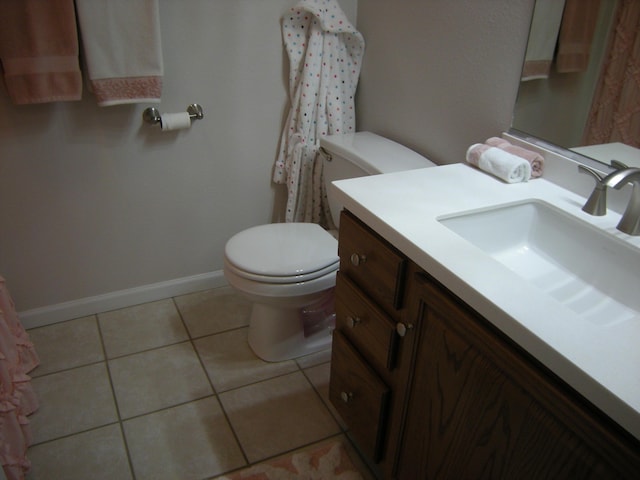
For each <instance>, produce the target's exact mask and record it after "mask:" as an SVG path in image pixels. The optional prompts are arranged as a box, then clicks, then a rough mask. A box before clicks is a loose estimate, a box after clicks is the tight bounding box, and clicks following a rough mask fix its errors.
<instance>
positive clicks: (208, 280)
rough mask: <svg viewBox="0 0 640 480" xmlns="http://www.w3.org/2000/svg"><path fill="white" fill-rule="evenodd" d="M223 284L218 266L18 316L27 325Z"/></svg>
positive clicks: (116, 307)
mask: <svg viewBox="0 0 640 480" xmlns="http://www.w3.org/2000/svg"><path fill="white" fill-rule="evenodd" d="M225 285H228V283H227V281H226V279H225V278H224V275H223V274H222V270H218V271H215V272H210V273H203V274H200V275H193V276H191V277H183V278H176V279H175V280H167V281H165V282H159V283H153V284H150V285H142V286H140V287H134V288H129V289H127V290H118V291H115V292H110V293H105V294H103V295H96V296H94V297H86V298H81V299H79V300H72V301H70V302H64V303H58V304H56V305H49V306H47V307H40V308H34V309H32V310H26V311H24V312H19V313H18V316H19V317H20V321H21V322H22V325H23V326H24V328H26V329H29V328H35V327H42V326H44V325H50V324H52V323H58V322H64V321H66V320H72V319H74V318H80V317H85V316H87V315H93V314H94V313H102V312H108V311H109V310H116V309H118V308H125V307H130V306H132V305H138V304H141V303H147V302H153V301H155V300H161V299H163V298H169V297H175V296H177V295H185V294H187V293H192V292H197V291H200V290H207V289H209V288H217V287H223V286H225Z"/></svg>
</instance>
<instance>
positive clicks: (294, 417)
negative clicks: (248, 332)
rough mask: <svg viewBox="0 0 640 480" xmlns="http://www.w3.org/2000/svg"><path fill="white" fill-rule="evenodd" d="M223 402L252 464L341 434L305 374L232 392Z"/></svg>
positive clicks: (222, 398) (296, 373)
mask: <svg viewBox="0 0 640 480" xmlns="http://www.w3.org/2000/svg"><path fill="white" fill-rule="evenodd" d="M219 398H220V401H221V403H222V405H223V408H224V409H225V411H226V412H227V415H228V416H229V421H230V422H231V425H232V427H233V429H234V431H235V432H236V435H237V436H238V439H239V441H240V444H241V445H242V448H243V449H244V451H245V453H246V454H247V457H248V459H249V461H250V462H256V461H258V460H262V459H264V458H267V457H270V456H273V455H277V454H278V453H280V452H284V451H287V450H290V449H294V448H297V447H300V446H302V445H306V444H309V443H312V442H315V441H318V440H321V439H323V438H326V437H328V436H331V435H334V434H337V433H339V432H340V429H339V427H338V425H337V424H336V422H335V421H334V420H333V418H332V416H331V414H330V413H329V411H328V410H327V409H326V407H325V406H324V405H323V403H322V401H321V400H320V398H319V397H318V395H317V394H316V392H315V391H314V390H313V388H312V387H311V385H310V384H309V382H308V381H307V379H306V378H305V377H304V375H302V373H301V372H295V373H291V374H288V375H284V376H281V377H277V378H273V379H270V380H265V381H263V382H260V383H256V384H253V385H249V386H247V387H242V388H239V389H236V390H231V391H228V392H225V393H222V394H220V395H219Z"/></svg>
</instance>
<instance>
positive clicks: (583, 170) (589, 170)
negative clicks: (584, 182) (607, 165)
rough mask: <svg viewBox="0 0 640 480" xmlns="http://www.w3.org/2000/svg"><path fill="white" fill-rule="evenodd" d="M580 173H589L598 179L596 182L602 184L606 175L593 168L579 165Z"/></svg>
mask: <svg viewBox="0 0 640 480" xmlns="http://www.w3.org/2000/svg"><path fill="white" fill-rule="evenodd" d="M612 162H617V160H612ZM612 165H613V164H612ZM578 171H579V172H581V173H588V174H589V175H591V176H592V177H593V178H595V179H596V182H600V181H601V180H602V179H603V178H604V175H602V174H601V173H600V172H598V171H597V170H594V169H593V168H591V167H587V166H586V165H578Z"/></svg>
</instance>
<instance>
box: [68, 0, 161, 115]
mask: <svg viewBox="0 0 640 480" xmlns="http://www.w3.org/2000/svg"><path fill="white" fill-rule="evenodd" d="M76 8H77V13H78V23H79V25H80V34H81V37H82V45H83V47H84V55H85V61H86V64H87V70H88V74H89V87H90V89H91V90H92V91H93V93H94V94H95V96H96V99H97V101H98V105H100V106H109V105H119V104H124V103H148V102H154V103H157V102H159V101H160V97H161V94H162V75H163V64H162V46H161V42H160V13H159V9H158V1H157V0H135V1H131V0H109V1H105V0H76Z"/></svg>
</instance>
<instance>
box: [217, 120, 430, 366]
mask: <svg viewBox="0 0 640 480" xmlns="http://www.w3.org/2000/svg"><path fill="white" fill-rule="evenodd" d="M320 146H321V155H322V157H323V161H324V165H323V172H324V181H325V183H326V184H327V194H328V199H329V206H330V209H331V215H332V219H333V222H334V224H335V225H338V224H339V223H338V222H339V216H340V210H341V209H342V205H340V204H339V202H336V200H335V198H334V197H333V195H332V194H331V193H332V192H331V189H330V188H328V186H329V184H330V183H331V182H333V181H335V180H342V179H347V178H355V177H362V176H367V175H376V174H380V173H390V172H397V171H402V170H412V169H416V168H425V167H433V166H435V164H434V163H433V162H431V161H429V160H427V159H426V158H424V157H423V156H421V155H419V154H417V153H416V152H414V151H412V150H410V149H408V148H406V147H404V146H402V145H400V144H398V143H396V142H393V141H391V140H389V139H386V138H383V137H381V136H379V135H376V134H374V133H371V132H357V133H351V134H346V135H329V136H326V137H324V138H322V139H321V140H320ZM338 266H339V258H338V241H337V232H328V231H326V230H325V229H323V228H322V227H320V226H319V225H317V224H314V223H273V224H268V225H259V226H256V227H252V228H249V229H247V230H244V231H242V232H239V233H237V234H236V235H234V236H233V237H231V238H230V239H229V240H228V242H227V244H226V246H225V252H224V276H225V278H226V279H227V281H228V282H229V284H230V285H231V286H232V287H233V288H235V289H236V290H237V291H238V292H240V293H241V294H243V295H244V296H245V297H246V298H248V299H249V300H250V301H251V302H252V303H253V306H252V312H251V318H250V320H249V346H250V347H251V349H252V350H253V351H254V353H255V354H256V355H257V356H258V357H260V358H262V359H263V360H266V361H269V362H278V361H283V360H289V359H292V358H297V357H301V356H303V355H308V354H310V353H314V352H317V351H320V350H323V349H326V348H328V347H329V345H330V344H331V330H332V328H333V326H334V324H335V312H334V306H333V288H334V287H335V284H336V272H337V271H338Z"/></svg>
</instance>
